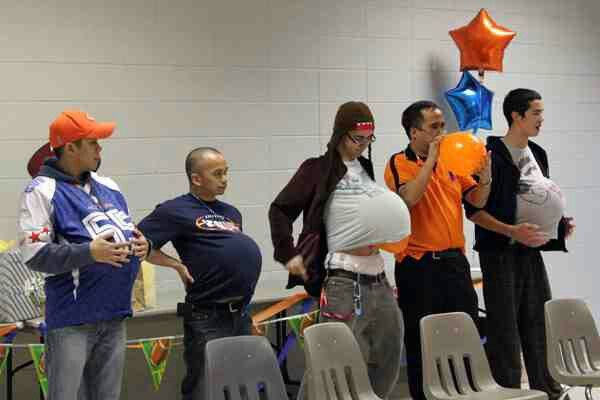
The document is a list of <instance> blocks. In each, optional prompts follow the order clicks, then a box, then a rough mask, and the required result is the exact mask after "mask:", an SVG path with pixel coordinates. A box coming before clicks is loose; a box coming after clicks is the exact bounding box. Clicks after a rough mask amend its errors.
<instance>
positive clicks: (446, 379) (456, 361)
mask: <svg viewBox="0 0 600 400" xmlns="http://www.w3.org/2000/svg"><path fill="white" fill-rule="evenodd" d="M421 352H422V360H423V392H424V393H425V396H426V397H427V398H428V399H434V398H448V397H456V396H459V395H468V394H472V393H475V392H483V391H486V390H490V389H496V388H499V387H500V386H499V385H498V384H497V383H496V381H495V380H494V378H493V377H492V373H491V371H490V366H489V363H488V359H487V356H486V355H485V351H484V349H483V345H482V344H481V339H480V338H479V334H478V332H477V328H476V327H475V323H474V322H473V320H472V319H471V317H470V316H469V315H467V314H465V313H463V312H455V313H447V314H434V315H429V316H427V317H424V318H423V319H421Z"/></svg>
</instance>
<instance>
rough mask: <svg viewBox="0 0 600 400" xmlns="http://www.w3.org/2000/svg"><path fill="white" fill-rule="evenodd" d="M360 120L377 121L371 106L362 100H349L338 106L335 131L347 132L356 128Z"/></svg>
mask: <svg viewBox="0 0 600 400" xmlns="http://www.w3.org/2000/svg"><path fill="white" fill-rule="evenodd" d="M360 122H371V123H374V122H375V121H374V120H373V114H371V110H369V106H367V105H366V104H365V103H361V102H360V101H349V102H347V103H344V104H342V105H341V106H340V108H338V111H337V114H336V115H335V122H334V124H333V131H334V132H336V131H341V132H342V133H343V134H345V133H348V132H349V131H351V130H354V129H356V124H357V123H360Z"/></svg>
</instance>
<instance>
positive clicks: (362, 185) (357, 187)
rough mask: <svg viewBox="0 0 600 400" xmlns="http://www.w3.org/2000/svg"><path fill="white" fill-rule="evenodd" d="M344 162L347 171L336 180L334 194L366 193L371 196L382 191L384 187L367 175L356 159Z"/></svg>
mask: <svg viewBox="0 0 600 400" xmlns="http://www.w3.org/2000/svg"><path fill="white" fill-rule="evenodd" d="M345 164H346V167H347V168H348V171H347V172H346V175H344V177H343V178H342V179H341V180H340V181H339V182H338V184H337V186H336V188H335V190H336V194H344V195H357V194H366V195H368V196H370V197H373V196H377V195H380V194H382V193H384V189H383V188H381V187H380V186H378V185H377V184H376V183H375V182H374V181H373V180H372V179H371V178H370V177H369V175H368V174H367V172H366V171H365V170H364V169H363V167H362V166H361V165H360V162H359V161H358V160H353V161H347V162H345Z"/></svg>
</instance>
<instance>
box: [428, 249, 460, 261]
mask: <svg viewBox="0 0 600 400" xmlns="http://www.w3.org/2000/svg"><path fill="white" fill-rule="evenodd" d="M425 254H429V255H431V258H432V259H434V260H446V259H448V258H456V257H460V256H462V255H463V252H462V250H461V249H448V250H441V251H428V252H427V253H425Z"/></svg>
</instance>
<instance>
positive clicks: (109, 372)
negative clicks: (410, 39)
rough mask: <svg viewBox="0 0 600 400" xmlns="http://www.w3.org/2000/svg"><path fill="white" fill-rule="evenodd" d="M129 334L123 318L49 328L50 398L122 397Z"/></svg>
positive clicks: (115, 399) (105, 399)
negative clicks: (126, 345) (126, 343)
mask: <svg viewBox="0 0 600 400" xmlns="http://www.w3.org/2000/svg"><path fill="white" fill-rule="evenodd" d="M126 337H127V332H126V328H125V321H124V320H123V319H121V318H119V319H116V320H111V321H101V322H97V323H95V324H85V325H77V326H67V327H65V328H58V329H53V330H51V331H49V332H48V335H47V337H46V368H47V375H48V400H76V399H79V400H118V399H119V396H120V394H121V380H122V378H123V367H124V364H125V340H126Z"/></svg>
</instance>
